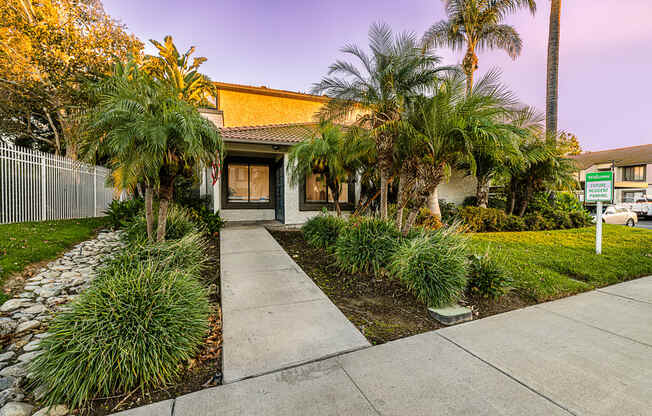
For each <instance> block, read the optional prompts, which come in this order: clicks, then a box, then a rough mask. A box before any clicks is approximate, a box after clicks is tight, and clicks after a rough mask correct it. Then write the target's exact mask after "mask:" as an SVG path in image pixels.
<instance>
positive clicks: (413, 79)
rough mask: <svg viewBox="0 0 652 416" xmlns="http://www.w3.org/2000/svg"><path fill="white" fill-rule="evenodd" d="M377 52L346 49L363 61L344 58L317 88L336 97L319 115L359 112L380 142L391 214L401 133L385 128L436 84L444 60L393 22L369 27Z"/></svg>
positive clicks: (383, 198) (384, 190)
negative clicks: (391, 186) (396, 148)
mask: <svg viewBox="0 0 652 416" xmlns="http://www.w3.org/2000/svg"><path fill="white" fill-rule="evenodd" d="M369 47H370V49H371V55H368V54H367V53H366V52H364V51H363V50H362V49H360V48H359V47H357V46H355V45H347V46H345V47H344V48H342V52H343V53H345V54H347V55H351V56H353V57H354V58H356V59H357V60H358V61H359V65H361V68H360V67H359V65H355V64H353V63H351V62H347V61H341V60H338V61H336V62H335V63H334V64H332V65H331V66H330V68H329V71H328V76H327V77H325V78H323V79H322V80H321V81H320V82H319V83H317V84H315V85H314V87H313V92H314V93H316V94H322V93H325V94H326V95H328V96H330V97H331V98H332V100H330V101H329V102H328V103H327V104H326V105H325V106H324V108H323V109H322V111H321V112H320V114H319V116H320V117H322V118H325V119H330V120H337V119H344V118H346V117H349V116H351V115H357V119H356V120H355V123H356V124H357V125H358V126H360V127H364V128H366V129H368V130H369V131H370V133H371V135H372V136H373V138H374V141H375V143H376V156H377V164H378V171H379V173H380V191H381V195H380V213H381V217H382V218H386V217H387V186H388V184H389V181H390V179H391V176H392V172H393V166H394V141H395V138H396V137H395V135H393V134H392V133H390V132H388V131H386V130H383V129H381V127H382V126H383V125H384V124H386V123H387V122H390V121H396V120H400V118H401V116H402V114H403V112H404V110H405V108H406V105H407V104H408V103H409V102H410V101H411V100H412V99H414V98H415V97H416V96H418V95H419V94H420V93H423V92H425V91H428V90H429V89H431V88H432V86H433V85H434V84H435V82H436V80H437V78H438V76H439V72H440V71H443V70H447V69H450V68H442V67H439V66H438V65H439V62H440V59H439V57H437V56H436V55H434V53H433V52H432V50H431V49H430V48H426V49H425V50H423V52H422V50H421V47H420V45H419V44H418V42H417V39H416V37H415V35H414V34H412V33H402V34H398V35H394V34H393V33H392V30H391V29H390V28H389V26H388V25H386V24H384V23H375V24H373V25H371V28H370V29H369Z"/></svg>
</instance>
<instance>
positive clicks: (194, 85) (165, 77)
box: [143, 35, 215, 106]
mask: <svg viewBox="0 0 652 416" xmlns="http://www.w3.org/2000/svg"><path fill="white" fill-rule="evenodd" d="M150 42H151V43H152V45H154V46H155V47H156V48H157V49H158V56H153V55H147V56H146V57H145V60H144V62H143V70H144V71H145V72H147V73H149V74H150V75H151V76H153V77H154V78H156V79H158V80H161V81H162V82H165V83H167V84H168V85H169V86H170V88H171V89H172V90H173V91H174V93H175V95H176V96H177V98H179V99H180V100H183V101H185V102H187V103H190V104H192V105H194V106H199V105H205V104H207V99H208V97H210V96H213V95H214V93H215V88H214V86H213V84H212V82H211V80H210V79H209V78H208V77H207V76H206V75H203V74H201V73H199V72H198V69H199V67H200V66H201V64H203V63H204V62H206V60H207V59H206V58H205V57H196V58H192V63H191V61H190V59H191V55H192V54H193V53H195V47H194V46H191V47H190V48H189V49H188V50H187V51H186V52H185V53H183V54H180V53H179V51H178V50H177V47H176V46H175V45H174V42H173V40H172V36H170V35H168V36H166V37H165V38H164V39H163V43H160V42H158V41H156V40H153V39H150Z"/></svg>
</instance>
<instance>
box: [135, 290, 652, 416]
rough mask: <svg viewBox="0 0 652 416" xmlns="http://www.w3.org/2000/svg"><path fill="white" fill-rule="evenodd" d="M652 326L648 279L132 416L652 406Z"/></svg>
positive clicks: (629, 410) (622, 410)
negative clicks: (651, 358)
mask: <svg viewBox="0 0 652 416" xmlns="http://www.w3.org/2000/svg"><path fill="white" fill-rule="evenodd" d="M651 329H652V277H647V278H642V279H638V280H634V281H631V282H627V283H622V284H618V285H614V286H610V287H607V288H604V289H600V290H596V291H592V292H588V293H584V294H581V295H577V296H573V297H569V298H565V299H561V300H557V301H554V302H549V303H545V304H540V305H536V306H532V307H529V308H525V309H521V310H516V311H512V312H508V313H504V314H500V315H495V316H493V317H490V318H486V319H481V320H477V321H473V322H469V323H466V324H462V325H457V326H453V327H449V328H445V329H441V330H437V331H432V332H428V333H424V334H421V335H417V336H413V337H408V338H404V339H401V340H398V341H393V342H388V343H386V344H383V345H379V346H374V347H368V348H365V349H361V350H359V351H355V352H351V353H345V354H341V355H337V356H335V357H332V358H328V359H324V360H317V361H315V362H311V363H307V364H304V365H300V366H297V367H293V368H290V369H285V370H282V371H277V372H272V373H270V374H266V375H263V376H259V377H254V378H250V379H247V380H243V381H239V382H235V383H231V384H227V385H224V386H220V387H216V388H212V389H206V390H202V391H199V392H195V393H191V394H188V395H185V396H182V397H179V398H177V399H176V400H174V401H172V400H169V401H167V402H161V403H158V404H155V405H152V406H149V407H143V408H139V409H134V410H131V411H128V412H124V413H123V414H122V415H123V416H150V415H157V416H158V415H171V414H172V413H173V414H174V416H216V415H262V414H265V415H279V416H280V415H307V414H310V415H450V416H457V415H460V416H461V415H514V416H517V415H518V416H521V415H541V416H543V415H546V416H547V415H605V416H607V415H608V416H612V415H649V414H650V409H651V408H652V394H650V392H652V360H650V357H652V330H651ZM232 347H233V346H232Z"/></svg>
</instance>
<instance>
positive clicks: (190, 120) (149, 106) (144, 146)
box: [84, 62, 223, 241]
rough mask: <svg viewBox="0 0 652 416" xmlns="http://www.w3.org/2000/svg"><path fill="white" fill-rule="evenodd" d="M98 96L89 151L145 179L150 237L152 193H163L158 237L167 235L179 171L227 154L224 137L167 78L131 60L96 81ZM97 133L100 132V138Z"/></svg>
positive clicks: (91, 120)
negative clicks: (143, 68)
mask: <svg viewBox="0 0 652 416" xmlns="http://www.w3.org/2000/svg"><path fill="white" fill-rule="evenodd" d="M97 88H98V90H99V91H100V92H99V102H98V104H97V105H96V106H95V107H94V108H92V109H91V111H90V112H89V119H88V127H89V131H90V132H92V133H91V134H89V136H88V137H89V140H87V142H86V143H85V146H84V149H85V150H84V153H85V154H86V155H97V156H99V157H106V158H108V159H109V160H111V167H112V169H113V170H120V171H121V173H122V174H121V177H122V178H124V179H123V180H124V181H125V182H128V181H130V180H132V178H133V177H134V176H138V177H142V179H143V180H144V181H145V184H146V189H147V190H146V194H147V195H148V197H147V201H148V202H147V205H148V207H147V209H146V215H147V217H148V218H147V222H148V237H149V238H150V239H152V238H153V230H152V229H151V224H153V212H151V199H152V194H153V193H154V192H155V193H157V194H158V198H159V210H158V228H157V230H156V239H157V240H158V241H161V240H163V239H164V238H165V231H166V219H167V210H168V207H169V204H170V201H171V199H172V194H173V192H174V181H175V179H176V178H177V177H178V176H191V175H192V174H193V171H194V168H195V167H196V166H198V165H206V164H210V163H212V162H214V161H215V160H216V159H217V158H221V157H222V155H223V143H222V140H221V138H220V136H219V133H218V132H217V130H216V129H215V127H214V126H213V125H212V123H211V122H209V121H208V120H206V119H205V118H203V117H202V116H201V115H200V114H199V112H198V111H197V109H196V108H195V107H193V106H192V105H191V104H188V103H187V102H185V101H183V100H181V99H179V98H178V95H177V93H176V91H174V90H173V89H171V88H170V87H169V86H168V85H167V84H166V83H162V82H160V81H158V80H155V79H153V78H152V77H151V76H149V75H148V74H146V73H144V72H143V71H141V70H140V69H139V68H138V67H137V66H136V65H135V64H134V63H133V62H130V63H127V64H124V65H123V64H117V65H116V69H115V70H114V73H113V75H112V76H110V77H108V78H107V79H105V80H103V81H102V82H101V84H100V85H99V86H98V87H97ZM93 136H94V137H95V138H96V137H102V139H101V140H97V139H94V138H93Z"/></svg>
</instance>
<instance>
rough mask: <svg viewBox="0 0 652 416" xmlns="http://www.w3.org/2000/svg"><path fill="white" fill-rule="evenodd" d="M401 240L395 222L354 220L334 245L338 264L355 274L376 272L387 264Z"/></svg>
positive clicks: (343, 229) (374, 219) (368, 219)
mask: <svg viewBox="0 0 652 416" xmlns="http://www.w3.org/2000/svg"><path fill="white" fill-rule="evenodd" d="M400 239H401V233H400V232H399V231H398V229H397V228H396V225H395V224H394V223H393V222H392V221H383V220H380V219H377V218H369V217H358V218H353V219H352V220H351V221H349V222H348V223H347V225H346V226H345V227H343V228H342V229H341V230H340V235H339V237H338V238H337V241H336V242H335V257H336V262H337V264H338V265H339V266H340V267H341V268H343V269H344V270H347V271H350V272H352V273H355V272H358V271H372V270H373V271H374V272H376V273H377V272H378V271H379V270H380V269H381V268H383V267H385V266H386V265H387V263H388V262H389V259H390V257H391V256H392V254H393V253H394V251H395V250H396V246H397V244H398V243H399V241H400Z"/></svg>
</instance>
